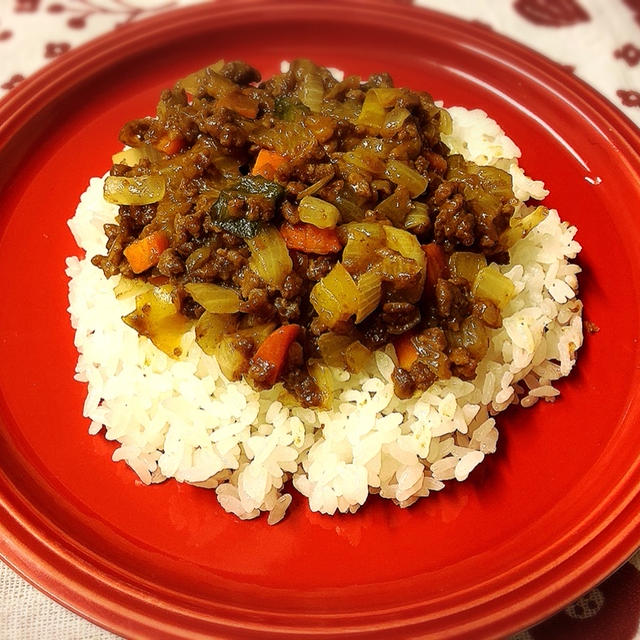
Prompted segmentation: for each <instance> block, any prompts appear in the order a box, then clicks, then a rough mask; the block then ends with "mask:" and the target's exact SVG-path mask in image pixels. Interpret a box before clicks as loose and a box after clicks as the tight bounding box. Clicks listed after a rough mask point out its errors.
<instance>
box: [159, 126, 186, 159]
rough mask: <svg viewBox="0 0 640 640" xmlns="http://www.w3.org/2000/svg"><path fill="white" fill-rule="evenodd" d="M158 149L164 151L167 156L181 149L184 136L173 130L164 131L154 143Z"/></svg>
mask: <svg viewBox="0 0 640 640" xmlns="http://www.w3.org/2000/svg"><path fill="white" fill-rule="evenodd" d="M154 146H155V148H156V149H157V150H158V151H162V152H163V153H166V154H167V155H168V156H172V155H173V154H174V153H178V152H179V151H182V147H184V138H183V137H182V136H181V135H180V134H179V133H175V132H173V131H171V132H169V133H165V134H164V135H163V136H162V137H161V138H160V139H159V140H158V142H156V144H155V145H154Z"/></svg>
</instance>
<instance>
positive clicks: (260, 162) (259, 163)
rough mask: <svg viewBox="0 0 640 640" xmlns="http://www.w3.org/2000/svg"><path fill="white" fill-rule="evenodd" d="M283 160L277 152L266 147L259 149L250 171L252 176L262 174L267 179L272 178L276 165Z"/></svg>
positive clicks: (278, 165) (279, 164)
mask: <svg viewBox="0 0 640 640" xmlns="http://www.w3.org/2000/svg"><path fill="white" fill-rule="evenodd" d="M285 162H286V159H285V158H283V157H282V156H281V155H280V154H279V153H276V152H275V151H269V150H268V149H260V151H259V153H258V157H257V158H256V163H255V164H254V165H253V169H252V170H251V173H252V174H253V175H254V176H262V177H263V178H266V179H267V180H273V179H274V178H275V176H276V171H277V170H278V167H280V166H281V165H282V164H283V163H285Z"/></svg>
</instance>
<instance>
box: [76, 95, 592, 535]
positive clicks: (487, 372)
mask: <svg viewBox="0 0 640 640" xmlns="http://www.w3.org/2000/svg"><path fill="white" fill-rule="evenodd" d="M449 111H450V113H451V115H452V118H453V122H454V127H453V132H452V134H451V135H449V136H446V137H445V142H446V144H447V145H448V146H449V147H450V148H451V149H452V151H453V152H456V153H461V154H463V155H464V157H465V158H466V159H468V160H473V161H474V162H477V163H479V164H490V165H494V166H498V167H501V168H503V169H505V170H507V171H509V173H511V175H512V176H513V181H514V191H515V193H516V195H517V197H518V198H519V199H520V200H521V201H523V202H524V201H526V200H528V199H529V198H536V199H542V198H544V197H545V196H546V195H547V191H546V190H545V189H544V185H543V184H542V183H541V182H539V181H534V180H531V179H530V178H528V177H526V176H525V175H524V173H523V171H522V170H521V169H520V167H519V166H518V160H517V159H518V158H519V157H520V150H519V149H518V147H517V146H516V145H515V144H514V143H513V141H512V140H510V139H509V138H508V137H507V136H506V135H505V133H504V132H503V131H502V129H500V127H499V126H498V125H497V124H496V123H495V122H494V121H493V120H491V119H490V118H488V117H487V115H486V114H485V113H484V112H482V111H479V110H477V109H476V110H473V111H468V110H466V109H463V108H461V107H453V108H450V109H449ZM102 184H103V182H102V180H101V179H99V178H93V179H92V180H91V183H90V185H89V188H88V189H87V191H86V192H85V193H84V194H83V195H82V198H81V202H80V205H79V207H78V210H77V212H76V214H75V216H74V217H73V218H72V219H71V220H70V221H69V226H70V228H71V230H72V232H73V235H74V237H75V239H76V241H77V243H78V245H79V246H80V247H81V248H82V249H83V250H84V251H85V252H86V255H87V256H89V257H85V258H83V259H81V260H79V259H78V258H76V257H71V258H68V259H67V271H66V272H67V274H68V276H69V277H70V283H69V302H70V305H69V312H70V314H71V322H72V325H73V327H74V329H75V330H76V336H75V345H76V347H77V349H78V352H79V358H78V364H77V368H76V371H77V373H76V376H75V378H76V379H77V380H78V381H80V382H85V383H87V387H88V390H87V398H86V401H85V404H84V412H83V413H84V416H86V417H87V418H89V419H90V421H91V423H90V426H89V433H91V434H93V435H96V434H98V433H100V432H103V434H104V436H105V437H106V438H107V439H108V440H117V441H118V442H119V444H120V446H119V447H118V448H117V449H116V450H115V451H114V453H113V460H114V461H125V462H126V463H127V464H128V465H129V466H130V467H131V468H132V469H133V471H135V473H136V474H137V475H138V476H139V478H140V480H141V481H142V482H144V483H145V484H151V483H154V482H162V481H164V480H165V479H168V478H174V479H175V480H177V481H179V482H189V483H192V484H195V485H197V486H201V487H205V488H210V489H215V495H216V496H217V499H218V502H219V503H220V505H221V506H222V507H223V508H224V509H225V510H226V511H228V512H231V513H234V514H235V515H236V516H238V517H239V518H242V519H248V518H254V517H256V516H258V515H260V513H261V512H262V511H268V512H270V513H269V517H268V520H267V521H268V523H269V524H275V523H276V522H279V521H280V520H281V519H282V518H283V517H284V515H285V511H286V509H287V508H288V506H289V504H290V502H291V496H290V494H289V493H288V492H289V491H290V490H291V484H292V485H293V487H294V488H295V489H297V490H298V491H299V492H300V493H302V494H304V495H305V496H306V497H307V498H308V501H309V506H310V508H311V509H312V510H314V511H319V512H321V513H328V514H333V513H335V512H336V511H340V512H343V513H347V512H350V513H354V512H355V511H356V510H357V509H358V508H359V507H360V506H361V505H363V504H364V503H365V501H366V500H367V498H368V496H369V494H371V493H374V494H376V493H377V494H379V495H380V496H381V497H383V498H387V499H391V500H393V501H394V502H395V503H397V504H398V505H399V506H401V507H407V506H409V505H411V504H413V503H414V502H415V501H416V500H417V499H418V498H421V497H425V496H428V495H429V493H430V492H431V491H439V490H441V489H442V488H443V487H444V481H449V480H454V479H455V480H457V481H463V480H466V479H467V477H468V476H469V474H470V473H471V472H472V471H473V469H474V468H475V467H476V466H477V465H478V464H480V462H482V460H483V459H484V457H485V455H487V454H490V453H493V452H494V451H495V450H496V443H497V440H498V431H497V428H496V421H495V418H494V416H495V415H496V414H497V413H498V412H500V411H502V410H504V409H506V408H507V407H508V406H509V405H510V404H512V403H517V402H520V403H521V405H522V406H524V407H529V406H533V405H534V404H536V403H537V402H538V401H539V400H546V401H553V400H555V399H556V396H557V395H558V393H559V392H558V390H557V389H556V388H554V387H553V382H554V381H555V380H557V379H559V378H561V377H563V376H566V375H567V374H568V373H569V371H570V370H571V368H572V367H573V364H574V362H575V357H576V350H577V349H578V348H579V347H580V346H581V345H582V319H581V313H582V304H581V302H580V301H579V300H578V299H577V297H576V295H577V279H576V275H577V273H578V272H579V271H580V268H579V267H578V266H577V265H575V264H573V263H571V262H570V260H572V259H574V258H575V257H576V255H577V254H578V252H579V251H580V245H579V244H578V243H577V242H576V241H575V240H574V236H575V233H576V229H575V227H572V226H569V224H567V223H566V222H562V221H561V220H560V218H559V216H558V214H557V212H556V211H554V210H552V211H550V213H549V216H548V217H547V219H546V220H545V221H543V222H542V223H541V224H540V225H538V227H536V228H535V229H534V230H533V231H532V232H531V233H530V234H529V235H528V236H527V238H525V239H523V240H521V241H519V242H518V243H517V244H516V245H515V246H514V247H513V249H512V251H511V261H510V264H509V265H505V266H499V267H498V266H496V268H497V269H499V270H500V271H501V272H502V273H503V274H504V275H506V276H507V277H508V278H510V279H511V280H512V281H513V283H514V285H515V288H516V292H517V294H516V296H515V297H514V298H513V299H512V300H511V302H510V303H509V305H508V306H507V307H506V308H505V309H504V311H503V326H502V328H500V329H496V330H493V331H492V334H491V339H490V346H489V352H488V353H487V356H486V357H485V358H484V359H483V360H482V361H481V363H480V364H479V366H478V368H477V376H476V379H475V380H474V381H473V382H466V381H462V380H460V379H458V378H452V379H450V380H448V381H439V382H437V383H435V384H434V385H433V386H432V387H431V388H430V389H429V390H428V391H426V392H425V393H423V394H422V395H421V396H419V397H416V398H413V399H411V400H400V399H398V398H397V397H396V396H395V395H394V393H393V384H392V382H391V372H392V371H393V367H394V359H395V355H394V351H393V348H392V347H390V346H388V347H387V348H386V349H385V350H384V351H379V352H376V353H375V357H374V358H372V360H371V363H370V365H369V367H368V368H367V370H366V371H363V372H362V373H360V374H358V375H350V374H349V373H348V372H346V371H340V370H337V369H336V370H333V374H334V379H335V389H336V391H335V397H334V403H333V407H332V409H331V410H330V411H317V412H316V411H314V410H310V409H304V408H300V407H289V406H283V404H282V403H281V402H280V401H279V400H278V397H279V394H280V392H281V389H279V388H277V387H276V388H274V389H272V390H270V391H268V392H263V393H257V392H255V391H254V390H252V389H251V387H250V386H249V385H248V384H246V383H245V382H244V381H240V382H228V381H227V380H226V379H225V378H224V377H223V376H222V374H221V372H220V368H219V367H218V364H217V362H216V361H215V359H214V358H212V357H209V356H207V355H205V354H204V353H203V352H202V351H201V349H200V348H199V346H198V345H197V344H196V343H195V338H194V334H193V332H191V333H189V334H187V335H185V337H184V339H183V351H184V356H183V357H182V358H181V359H180V360H179V361H176V360H171V359H170V358H168V357H167V356H166V355H165V354H164V353H162V352H160V351H159V350H158V349H156V348H155V346H153V344H151V342H150V341H148V340H147V339H146V338H143V337H140V336H139V335H138V334H137V333H136V332H135V331H134V330H133V329H131V328H129V327H128V326H126V325H125V324H124V322H122V319H121V318H122V316H123V315H125V314H127V313H129V312H130V311H132V310H133V308H134V306H135V303H134V292H129V294H123V295H121V296H120V297H119V298H116V295H115V292H114V288H115V287H116V285H117V284H118V281H119V278H118V277H115V278H111V279H110V280H107V279H105V277H104V275H103V274H102V272H101V271H100V270H99V269H97V268H96V267H94V266H92V265H91V262H90V257H91V256H93V255H95V254H97V253H102V252H103V251H104V246H105V236H104V232H103V225H104V224H105V223H106V222H111V221H113V218H114V216H115V213H116V207H115V206H112V205H109V204H107V203H105V202H104V200H103V198H102ZM525 213H526V207H525V205H524V204H523V205H521V206H520V209H519V211H518V212H517V214H518V215H524V214H525ZM103 430H104V431H103ZM288 481H291V482H290V483H288Z"/></svg>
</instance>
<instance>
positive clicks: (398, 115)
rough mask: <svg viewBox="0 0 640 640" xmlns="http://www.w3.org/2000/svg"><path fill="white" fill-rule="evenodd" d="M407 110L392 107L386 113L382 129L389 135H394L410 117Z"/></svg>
mask: <svg viewBox="0 0 640 640" xmlns="http://www.w3.org/2000/svg"><path fill="white" fill-rule="evenodd" d="M410 115H411V114H410V113H409V110H408V109H405V108H404V107H394V108H393V109H391V111H389V113H387V115H386V117H385V119H384V125H383V129H384V130H385V131H388V132H389V133H395V132H396V131H398V130H399V129H400V127H402V125H403V124H404V121H405V120H406V119H407V118H408V117H409V116H410Z"/></svg>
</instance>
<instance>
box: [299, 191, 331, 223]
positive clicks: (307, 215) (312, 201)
mask: <svg viewBox="0 0 640 640" xmlns="http://www.w3.org/2000/svg"><path fill="white" fill-rule="evenodd" d="M298 215H299V216H300V220H302V222H308V223H309V224H312V225H314V226H316V227H319V228H320V229H329V228H333V227H335V226H336V224H337V223H338V220H339V219H340V212H339V211H338V209H337V208H336V207H335V206H334V205H332V204H331V203H330V202H325V201H324V200H322V199H320V198H315V197H314V196H305V197H304V198H302V200H300V204H299V205H298Z"/></svg>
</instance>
